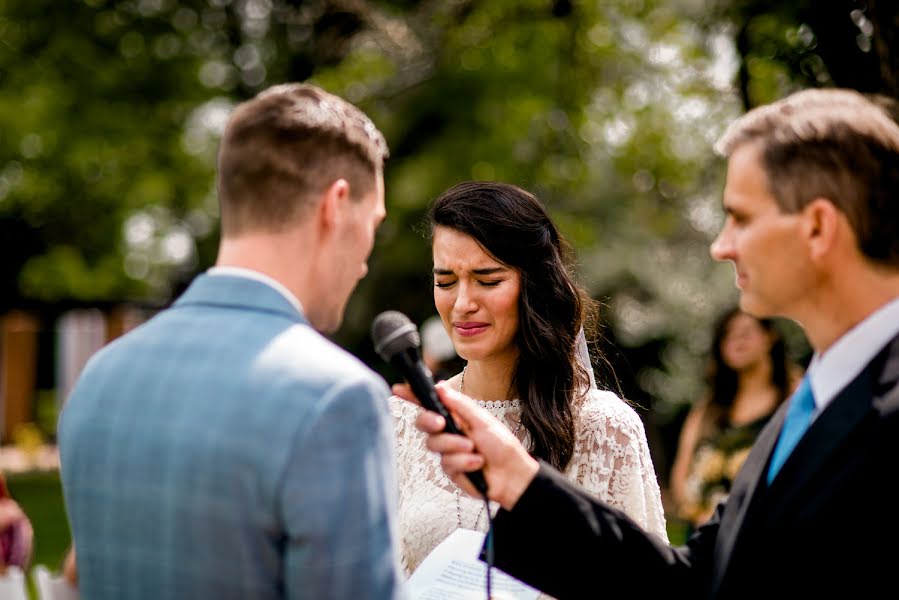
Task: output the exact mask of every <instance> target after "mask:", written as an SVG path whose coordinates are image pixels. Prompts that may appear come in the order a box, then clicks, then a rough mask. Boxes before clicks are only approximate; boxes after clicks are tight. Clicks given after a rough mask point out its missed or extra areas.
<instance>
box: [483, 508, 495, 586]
mask: <svg viewBox="0 0 899 600" xmlns="http://www.w3.org/2000/svg"><path fill="white" fill-rule="evenodd" d="M484 512H486V513H487V539H486V541H485V543H484V553H485V554H486V562H487V600H490V599H491V598H492V597H493V582H492V579H491V572H492V571H493V515H492V514H490V501H489V500H488V499H487V494H486V493H485V494H484Z"/></svg>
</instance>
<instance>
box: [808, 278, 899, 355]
mask: <svg viewBox="0 0 899 600" xmlns="http://www.w3.org/2000/svg"><path fill="white" fill-rule="evenodd" d="M816 296H817V300H810V301H809V303H808V309H807V310H805V311H804V313H805V314H801V315H797V316H796V317H795V320H796V321H797V322H799V324H800V325H802V328H803V329H804V330H805V333H806V335H807V336H808V340H809V343H810V344H811V346H812V348H814V350H815V352H817V353H819V354H822V353H824V352H826V351H827V349H828V348H830V347H831V346H832V345H833V344H834V343H835V342H836V341H837V340H839V339H840V338H841V337H842V336H843V335H845V334H846V332H848V331H849V330H850V329H852V328H853V327H855V326H856V325H858V324H859V323H861V322H862V321H864V320H865V319H866V318H868V317H869V316H870V315H871V314H873V313H874V312H876V311H877V310H878V309H879V308H881V307H882V306H884V305H885V304H887V303H888V302H890V301H892V300H894V299H895V298H897V297H899V272H897V271H890V272H884V271H882V270H873V269H872V270H865V271H863V272H859V273H856V274H855V276H854V277H852V278H851V280H849V279H844V280H840V281H839V282H838V284H837V285H833V286H831V289H830V290H829V291H828V292H827V293H821V294H817V295H816Z"/></svg>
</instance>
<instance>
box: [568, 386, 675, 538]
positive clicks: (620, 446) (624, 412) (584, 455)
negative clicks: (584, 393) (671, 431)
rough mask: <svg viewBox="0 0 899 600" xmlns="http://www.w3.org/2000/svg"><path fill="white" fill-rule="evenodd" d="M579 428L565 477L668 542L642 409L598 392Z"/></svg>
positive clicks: (582, 413)
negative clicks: (638, 413)
mask: <svg viewBox="0 0 899 600" xmlns="http://www.w3.org/2000/svg"><path fill="white" fill-rule="evenodd" d="M576 430H577V439H576V440H575V448H574V455H573V456H572V459H571V463H570V464H569V465H568V468H567V469H566V470H565V473H566V475H567V476H568V477H569V478H570V479H571V480H572V481H574V482H576V483H577V484H578V485H580V486H581V487H582V488H584V489H585V490H586V491H587V492H589V493H590V494H593V495H595V496H596V497H597V498H599V499H600V500H603V501H605V502H607V503H609V504H610V505H612V506H614V507H615V508H619V509H621V510H623V511H624V512H625V513H626V514H627V515H628V516H629V517H631V518H632V519H634V520H635V521H636V522H637V523H639V524H640V526H642V527H643V528H644V529H646V530H647V531H649V532H650V533H653V534H655V535H657V536H658V537H659V538H660V539H662V540H664V541H665V542H667V541H668V534H667V531H666V529H665V513H664V512H663V509H662V496H661V491H660V489H659V482H658V480H657V479H656V473H655V468H654V467H653V464H652V459H651V457H650V454H649V445H648V443H647V441H646V432H645V430H644V428H643V422H642V421H641V420H640V417H639V416H638V415H637V413H636V412H635V411H634V410H633V409H632V408H631V407H630V406H628V405H627V404H626V403H625V402H624V401H622V400H621V399H620V398H619V397H618V396H616V395H615V394H613V393H612V392H604V391H599V390H593V391H592V392H591V394H590V397H589V398H588V400H587V401H586V402H585V403H584V405H583V407H582V408H581V411H580V414H579V415H578V422H577V426H576Z"/></svg>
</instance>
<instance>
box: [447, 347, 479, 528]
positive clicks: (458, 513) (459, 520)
mask: <svg viewBox="0 0 899 600" xmlns="http://www.w3.org/2000/svg"><path fill="white" fill-rule="evenodd" d="M467 368H468V365H467V364H466V365H465V366H463V367H462V374H461V375H459V393H460V394H464V393H465V392H464V389H465V369H467ZM454 495H455V496H456V525H458V526H459V529H462V528H463V525H462V490H461V489H459V488H458V487H457V488H456V491H455V492H454ZM482 514H484V504H481V509H480V510H479V511H478V514H477V516H476V517H475V518H474V523H472V525H471V527H470V529H475V530H477V528H478V523H479V522H480V520H481V515H482ZM466 529H468V528H466Z"/></svg>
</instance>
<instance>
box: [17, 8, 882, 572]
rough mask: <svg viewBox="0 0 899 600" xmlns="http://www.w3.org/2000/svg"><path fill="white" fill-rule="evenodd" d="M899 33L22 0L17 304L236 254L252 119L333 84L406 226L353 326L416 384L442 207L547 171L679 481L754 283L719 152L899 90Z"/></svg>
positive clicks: (153, 290) (618, 365)
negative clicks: (224, 212)
mask: <svg viewBox="0 0 899 600" xmlns="http://www.w3.org/2000/svg"><path fill="white" fill-rule="evenodd" d="M897 32H899V3H896V2H894V1H888V0H866V1H864V2H862V1H856V0H832V1H829V2H815V1H813V0H791V1H780V2H773V1H762V0H708V1H703V0H605V1H603V2H597V1H592V2H576V1H574V0H567V1H566V0H491V1H490V2H478V1H476V0H422V1H417V2H413V1H410V0H380V1H374V0H371V1H364V0H307V1H297V0H294V1H288V0H70V1H66V2H59V1H58V0H0V241H2V247H3V260H2V261H0V314H2V313H3V312H4V311H8V310H12V309H20V308H32V309H35V310H40V311H47V310H48V308H47V307H58V306H67V305H78V306H85V305H88V306H108V305H110V304H115V303H134V304H136V305H140V306H144V307H149V308H150V309H155V308H158V307H162V306H164V305H166V304H167V303H168V302H170V301H171V299H172V298H173V297H175V296H176V295H177V294H178V293H179V292H180V291H181V290H182V289H183V286H184V285H185V284H186V282H188V281H189V280H190V278H192V277H193V276H194V275H195V274H196V273H198V272H199V271H201V270H203V269H205V268H207V267H209V266H210V265H211V264H212V262H213V261H214V259H215V250H216V244H217V206H216V199H215V191H214V186H213V172H214V166H215V164H214V163H215V153H216V148H217V142H218V138H219V135H220V133H221V130H222V126H223V124H224V122H225V120H226V118H227V116H228V113H229V111H230V110H231V108H232V107H233V106H234V105H235V104H236V103H237V102H240V101H241V100H243V99H246V98H248V97H250V96H252V95H253V94H254V93H256V92H257V91H259V90H260V89H262V88H264V87H266V86H268V85H270V84H273V83H278V82H284V81H306V80H308V81H311V82H314V83H317V84H319V85H321V86H323V87H325V88H326V89H328V90H329V91H332V92H334V93H337V94H340V95H342V96H344V97H346V98H347V99H349V100H351V101H352V102H354V103H356V104H357V105H359V106H360V107H361V108H362V109H364V110H365V111H366V112H367V113H368V114H370V115H371V116H372V118H373V120H374V121H375V123H376V124H377V125H378V126H379V127H380V128H381V129H382V131H383V132H384V133H385V135H386V137H387V140H388V142H389V145H390V147H391V152H392V158H391V160H390V162H389V164H388V167H387V172H386V185H387V198H388V213H389V215H388V219H387V221H386V223H385V224H384V226H383V227H382V229H381V231H380V232H379V234H378V240H377V245H376V248H375V251H374V254H373V256H372V259H371V262H370V273H369V275H368V277H367V278H366V279H365V280H364V281H363V282H362V283H361V284H360V286H359V289H358V290H357V293H356V294H355V296H354V298H353V300H352V301H351V304H350V306H349V308H348V311H347V319H346V321H345V323H344V325H343V327H342V329H341V330H340V331H339V332H338V333H337V334H336V335H335V336H334V337H335V340H336V341H337V342H338V343H340V344H341V345H343V346H344V347H346V348H348V349H349V350H351V351H352V352H354V353H355V354H357V355H358V356H360V357H361V358H362V359H363V360H365V361H366V362H368V363H369V364H371V365H372V367H374V368H376V369H379V370H381V372H382V373H384V374H385V376H386V377H388V378H391V377H392V374H391V373H389V372H387V371H386V370H385V369H386V366H385V365H382V364H381V363H380V361H378V360H377V359H376V357H375V355H374V352H373V350H372V348H371V344H370V341H369V339H368V327H369V324H370V323H371V320H372V318H373V317H374V316H375V315H376V314H377V313H379V312H380V311H382V310H385V309H388V308H391V309H397V310H401V311H403V312H406V313H407V314H408V315H409V316H410V317H412V318H413V320H415V321H417V322H421V321H423V320H424V319H425V318H426V317H427V316H429V315H430V314H432V313H433V312H434V310H433V305H432V298H431V292H430V279H429V271H430V264H429V252H428V249H427V246H426V242H425V240H424V239H423V238H422V237H421V235H420V234H419V233H418V231H417V226H418V224H419V223H420V221H421V219H422V217H423V215H424V211H425V210H426V208H427V206H428V204H429V202H430V201H431V200H432V199H433V198H434V197H435V196H436V195H437V194H439V193H440V192H441V191H442V190H443V189H445V188H447V187H448V186H450V185H452V184H454V183H456V182H458V181H460V180H464V179H492V180H503V181H508V182H513V183H516V184H519V185H522V186H523V187H525V188H528V189H530V190H532V191H534V192H535V193H536V194H537V195H538V196H539V197H540V198H541V199H542V200H543V201H544V202H545V203H546V204H547V206H548V207H549V209H550V211H551V213H552V215H553V217H554V218H555V219H556V220H557V222H558V223H559V224H560V226H561V228H562V230H563V231H564V232H565V234H566V235H567V236H568V237H569V238H570V239H571V241H572V242H573V244H574V245H575V247H576V249H577V252H578V257H579V269H580V275H581V278H582V280H583V281H584V283H585V284H586V285H587V287H588V288H589V289H590V291H591V292H592V294H593V295H594V296H595V297H596V298H597V299H599V300H600V301H601V302H602V304H603V314H602V321H603V330H602V334H603V336H604V341H602V342H600V343H598V349H599V350H601V351H604V352H605V353H606V354H607V355H608V358H609V359H610V362H611V365H612V368H613V370H614V372H615V374H616V375H617V377H618V379H619V380H620V383H621V386H622V389H623V391H624V393H625V394H626V395H627V397H628V398H629V399H631V400H632V401H634V402H635V403H637V405H638V406H639V407H640V410H641V414H642V416H643V417H644V419H645V421H646V423H647V426H648V427H647V429H648V432H649V434H650V443H651V445H652V448H653V452H654V456H655V460H656V467H657V470H658V471H659V475H660V479H661V480H662V483H663V485H664V482H665V480H666V477H667V469H668V457H669V454H670V452H671V451H672V447H673V441H674V439H675V438H676V435H677V430H678V427H679V418H680V416H681V415H682V414H683V413H684V410H685V408H686V407H687V406H689V404H690V403H691V402H693V401H694V400H696V399H697V398H699V397H700V396H701V394H702V375H703V371H704V359H705V352H706V350H707V347H708V344H709V341H710V333H711V332H710V324H711V322H712V320H713V319H714V318H715V317H716V316H717V314H718V313H719V312H720V311H721V310H722V309H723V308H725V307H726V306H728V305H730V304H731V303H733V302H734V301H735V299H736V294H735V290H734V286H733V275H732V271H731V268H730V267H729V266H728V265H721V264H714V263H713V261H712V260H711V259H710V258H709V256H708V244H709V242H710V241H711V239H712V238H713V237H714V235H715V233H716V231H717V229H718V227H719V226H720V224H721V222H722V213H721V210H720V200H719V194H720V189H721V185H722V175H723V164H722V163H721V161H720V159H718V158H716V157H715V156H714V155H713V153H712V151H711V144H712V142H713V141H714V140H715V138H716V137H717V136H718V135H719V134H720V133H721V132H722V131H723V129H724V127H725V126H726V125H727V123H728V122H729V121H730V120H731V119H732V118H734V117H735V116H737V115H739V114H740V113H741V112H743V111H744V110H745V109H747V108H749V107H751V106H754V105H757V104H759V103H763V102H767V101H770V100H772V99H775V98H779V97H781V96H783V95H785V94H786V93H788V92H790V91H793V90H795V89H799V88H802V87H808V86H831V85H838V86H844V87H853V88H856V89H859V90H862V91H865V92H878V93H884V94H887V95H890V96H894V97H896V96H899V83H897V73H899V52H897V40H896V36H897ZM50 312H52V310H51V311H50ZM787 329H788V332H792V333H790V334H789V335H790V340H791V347H792V350H793V352H794V354H796V355H797V357H799V358H801V357H802V356H803V355H804V354H805V353H807V347H806V346H805V345H804V340H803V339H802V336H801V333H799V331H798V329H797V328H795V327H792V329H791V326H790V325H789V324H787ZM600 377H601V379H604V380H605V381H606V382H607V384H611V378H610V377H611V376H610V374H609V372H600ZM41 393H42V394H44V395H45V396H46V394H47V393H49V392H47V390H44V391H43V392H41ZM38 404H39V407H38V408H37V409H36V415H35V416H36V419H37V420H39V421H40V422H41V423H43V424H44V425H43V427H44V429H45V432H46V433H47V435H49V437H50V439H51V440H52V435H53V431H52V429H53V424H54V419H55V414H54V412H53V411H52V410H50V409H48V408H47V403H46V402H44V403H43V404H40V403H38ZM52 406H53V404H50V407H51V409H52ZM52 485H54V484H52V483H50V482H49V480H45V479H44V478H43V477H36V478H35V479H33V480H32V479H27V478H23V479H21V480H13V481H11V485H10V487H11V489H12V490H13V492H14V494H17V495H18V496H19V497H20V498H21V500H22V502H23V503H25V504H26V508H28V509H29V510H31V511H33V512H32V516H33V517H34V518H35V519H36V520H38V516H39V515H40V518H43V515H45V514H50V513H54V512H56V513H57V514H61V512H59V511H61V505H60V502H59V500H58V498H54V499H53V500H52V501H51V502H48V503H47V504H46V506H45V505H44V504H42V502H43V501H41V500H38V499H37V497H38V496H39V495H40V494H39V491H40V490H46V489H48V488H49V487H52ZM57 485H58V484H57ZM32 494H34V496H33V497H32ZM32 498H34V499H32ZM43 527H44V526H43V525H42V524H40V523H39V524H38V525H36V529H37V528H40V530H39V531H38V534H39V541H38V545H37V551H38V552H39V553H40V552H43V551H44V548H46V551H47V552H48V554H47V555H46V556H47V560H48V561H49V562H50V563H52V564H56V563H58V559H59V558H60V557H59V556H58V555H57V554H56V553H57V551H58V549H57V544H56V542H54V541H51V540H53V539H54V538H53V535H54V533H53V532H50V531H49V530H44V529H43ZM56 533H58V534H59V537H60V538H61V539H65V537H66V536H67V529H66V528H65V523H64V519H63V520H62V522H61V523H60V524H59V525H58V526H57V527H56ZM45 539H46V540H47V541H46V542H45Z"/></svg>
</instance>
